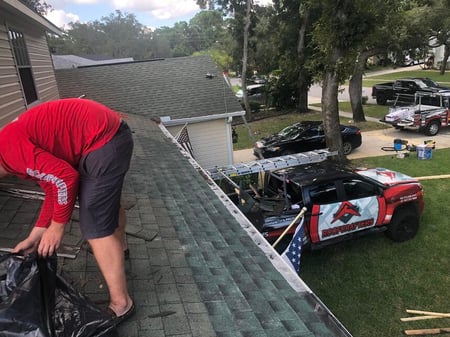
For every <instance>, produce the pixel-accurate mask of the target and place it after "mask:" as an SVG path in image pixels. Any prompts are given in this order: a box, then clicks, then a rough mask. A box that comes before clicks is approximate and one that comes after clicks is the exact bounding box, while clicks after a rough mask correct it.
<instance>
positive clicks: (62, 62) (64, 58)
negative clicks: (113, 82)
mask: <svg viewBox="0 0 450 337" xmlns="http://www.w3.org/2000/svg"><path fill="white" fill-rule="evenodd" d="M52 59H53V65H54V67H55V69H73V68H78V67H82V66H92V65H101V64H112V63H124V62H133V61H134V60H133V58H132V57H127V58H119V59H113V58H105V57H104V56H103V58H102V57H100V56H98V55H93V56H92V58H89V57H87V56H84V57H82V56H77V55H52Z"/></svg>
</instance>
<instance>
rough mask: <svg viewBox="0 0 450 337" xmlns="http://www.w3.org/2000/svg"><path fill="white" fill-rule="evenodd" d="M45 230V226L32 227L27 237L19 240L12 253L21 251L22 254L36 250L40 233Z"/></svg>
mask: <svg viewBox="0 0 450 337" xmlns="http://www.w3.org/2000/svg"><path fill="white" fill-rule="evenodd" d="M46 230H47V228H43V227H34V228H33V230H32V231H31V233H30V235H28V237H27V238H26V239H25V240H23V241H21V242H19V243H18V244H17V245H16V246H15V247H14V249H13V250H12V252H13V253H22V254H24V255H27V254H30V253H33V252H35V251H36V250H37V248H38V246H39V241H40V240H41V237H42V235H43V234H44V232H45V231H46Z"/></svg>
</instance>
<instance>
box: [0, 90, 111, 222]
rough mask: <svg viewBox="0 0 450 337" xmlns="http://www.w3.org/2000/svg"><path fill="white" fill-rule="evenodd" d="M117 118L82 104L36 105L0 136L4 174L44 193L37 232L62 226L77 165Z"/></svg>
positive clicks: (73, 196)
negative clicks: (28, 182) (56, 224)
mask: <svg viewBox="0 0 450 337" xmlns="http://www.w3.org/2000/svg"><path fill="white" fill-rule="evenodd" d="M119 127H120V116H119V114H118V113H117V112H115V111H113V110H111V109H109V108H108V107H106V106H104V105H102V104H100V103H97V102H94V101H91V100H86V99H79V98H73V99H61V100H55V101H50V102H47V103H43V104H40V105H38V106H36V107H33V108H31V109H29V110H28V111H26V112H24V113H23V114H22V115H20V116H19V117H18V118H17V119H16V120H14V121H13V122H11V123H9V124H8V125H6V126H5V127H4V128H3V129H1V130H0V165H2V166H3V168H4V169H5V170H6V171H7V172H8V173H10V174H13V175H16V176H18V177H20V178H23V179H32V180H35V181H37V182H38V184H39V185H40V186H41V188H42V189H43V190H44V192H45V200H44V203H43V205H42V209H41V213H40V215H39V219H38V221H37V222H36V225H35V226H37V227H48V226H49V225H50V222H51V220H52V219H53V220H54V221H56V222H59V223H67V222H68V221H69V219H70V216H71V214H72V211H73V207H74V205H75V201H76V198H77V195H78V177H79V174H78V171H77V167H78V163H79V162H80V159H81V157H82V156H84V155H86V154H87V153H89V152H91V151H94V150H96V149H98V148H100V147H101V146H103V145H104V144H106V143H107V142H108V141H109V140H111V138H112V137H113V136H114V135H115V134H116V132H117V130H118V129H119Z"/></svg>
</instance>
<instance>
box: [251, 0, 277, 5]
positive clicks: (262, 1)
mask: <svg viewBox="0 0 450 337" xmlns="http://www.w3.org/2000/svg"><path fill="white" fill-rule="evenodd" d="M255 3H256V4H258V5H260V6H268V5H273V2H272V0H255Z"/></svg>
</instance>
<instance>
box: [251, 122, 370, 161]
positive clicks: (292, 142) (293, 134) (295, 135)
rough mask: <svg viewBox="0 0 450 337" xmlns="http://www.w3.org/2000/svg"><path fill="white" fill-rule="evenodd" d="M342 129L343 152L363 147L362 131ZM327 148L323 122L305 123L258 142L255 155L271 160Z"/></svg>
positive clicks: (352, 128) (254, 149)
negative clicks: (271, 158)
mask: <svg viewBox="0 0 450 337" xmlns="http://www.w3.org/2000/svg"><path fill="white" fill-rule="evenodd" d="M340 127H341V135H342V145H343V152H344V154H345V155H348V154H350V153H351V152H352V151H353V150H354V149H356V148H357V147H359V146H361V143H362V136H361V130H360V129H359V128H358V127H356V126H347V125H341V126H340ZM326 147H327V145H326V143H325V132H324V130H323V122H321V121H303V122H299V123H295V124H293V125H290V126H288V127H286V128H284V129H283V130H281V131H280V132H277V133H275V134H273V135H271V136H268V137H264V138H262V139H261V140H259V141H257V142H256V143H255V146H254V148H253V154H254V155H255V156H256V157H257V158H270V157H277V156H283V155H287V154H292V153H298V152H306V151H311V150H318V149H324V148H326Z"/></svg>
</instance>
